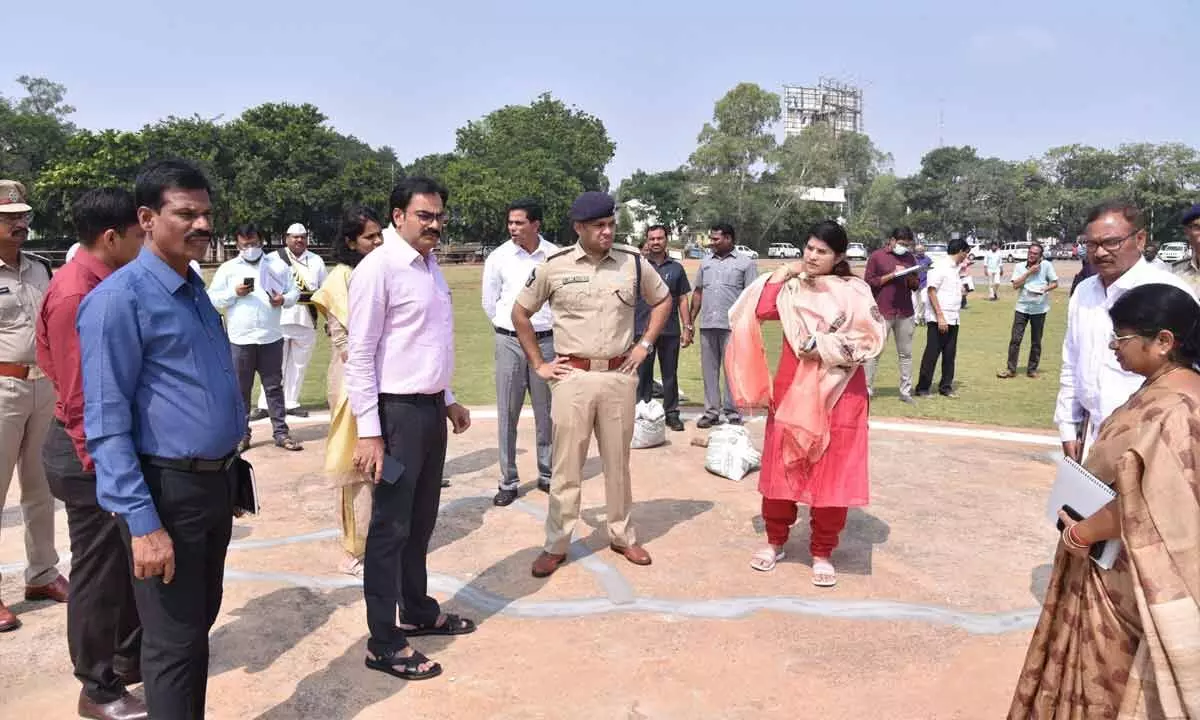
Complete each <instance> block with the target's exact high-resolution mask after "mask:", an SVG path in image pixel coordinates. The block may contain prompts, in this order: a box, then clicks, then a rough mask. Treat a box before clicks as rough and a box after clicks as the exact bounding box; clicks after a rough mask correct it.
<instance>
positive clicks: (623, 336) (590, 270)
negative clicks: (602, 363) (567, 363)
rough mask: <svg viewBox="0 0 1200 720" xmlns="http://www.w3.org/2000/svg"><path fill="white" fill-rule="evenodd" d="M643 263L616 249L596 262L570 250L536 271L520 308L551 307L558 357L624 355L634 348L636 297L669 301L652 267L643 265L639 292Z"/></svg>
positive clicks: (575, 247)
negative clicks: (639, 279)
mask: <svg viewBox="0 0 1200 720" xmlns="http://www.w3.org/2000/svg"><path fill="white" fill-rule="evenodd" d="M640 259H641V256H640V255H639V254H638V252H637V251H636V250H626V249H624V248H621V247H614V248H612V250H610V251H609V252H608V254H607V255H605V256H604V257H603V258H602V259H601V260H600V261H599V262H593V261H592V260H591V259H590V258H589V257H588V256H587V253H585V252H584V251H583V248H581V247H579V245H578V244H576V245H572V246H571V247H569V248H567V249H565V250H561V251H559V252H557V253H555V254H553V255H551V256H550V257H549V258H547V259H546V262H544V263H543V264H542V265H540V266H538V267H537V268H534V270H533V272H532V273H531V274H530V276H529V280H527V281H526V282H525V287H524V288H522V289H521V292H520V293H519V294H518V295H517V303H518V304H520V306H521V307H523V308H525V309H526V310H528V311H530V312H537V311H538V309H540V308H541V307H542V304H543V303H545V302H549V303H550V311H551V312H552V313H553V315H554V351H555V352H556V353H558V354H559V355H574V356H576V357H582V358H590V359H598V360H602V359H607V358H613V357H618V356H620V355H624V354H625V353H626V352H627V351H628V350H629V348H630V346H631V345H633V324H634V308H635V307H636V306H637V293H639V292H640V294H641V296H642V299H644V300H645V301H646V303H647V304H649V305H657V304H658V303H660V302H662V301H663V300H666V299H667V297H669V296H670V292H669V291H668V290H667V284H666V283H664V282H663V279H662V278H661V277H659V274H658V273H657V272H655V271H654V266H652V265H651V264H650V263H648V262H644V261H643V262H642V284H641V287H640V288H638V287H636V283H637V266H636V263H637V262H638V261H639V260H640Z"/></svg>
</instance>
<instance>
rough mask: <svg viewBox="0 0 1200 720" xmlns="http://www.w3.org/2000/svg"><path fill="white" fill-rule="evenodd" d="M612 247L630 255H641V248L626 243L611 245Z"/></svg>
mask: <svg viewBox="0 0 1200 720" xmlns="http://www.w3.org/2000/svg"><path fill="white" fill-rule="evenodd" d="M612 249H613V250H620V251H621V252H623V253H629V254H630V255H641V254H642V251H641V250H638V249H637V248H634V247H629V246H628V245H613V246H612Z"/></svg>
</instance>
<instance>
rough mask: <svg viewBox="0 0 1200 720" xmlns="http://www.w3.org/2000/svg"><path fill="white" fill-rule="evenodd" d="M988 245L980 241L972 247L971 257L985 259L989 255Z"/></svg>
mask: <svg viewBox="0 0 1200 720" xmlns="http://www.w3.org/2000/svg"><path fill="white" fill-rule="evenodd" d="M988 247H989V246H987V245H984V244H983V243H979V244H978V245H975V246H974V247H972V248H971V259H972V260H983V259H984V258H985V257H987V251H988Z"/></svg>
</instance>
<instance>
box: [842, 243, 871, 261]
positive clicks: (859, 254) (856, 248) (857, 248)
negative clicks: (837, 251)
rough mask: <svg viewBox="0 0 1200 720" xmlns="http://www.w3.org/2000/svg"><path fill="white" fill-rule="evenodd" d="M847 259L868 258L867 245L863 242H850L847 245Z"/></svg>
mask: <svg viewBox="0 0 1200 720" xmlns="http://www.w3.org/2000/svg"><path fill="white" fill-rule="evenodd" d="M846 259H847V260H866V259H867V246H866V245H863V244H862V243H850V244H849V245H847V246H846Z"/></svg>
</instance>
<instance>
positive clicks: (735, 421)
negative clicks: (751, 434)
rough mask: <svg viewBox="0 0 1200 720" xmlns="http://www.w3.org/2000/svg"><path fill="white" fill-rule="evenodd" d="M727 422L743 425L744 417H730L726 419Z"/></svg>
mask: <svg viewBox="0 0 1200 720" xmlns="http://www.w3.org/2000/svg"><path fill="white" fill-rule="evenodd" d="M725 422H727V423H729V424H730V425H741V424H742V419H741V418H740V417H739V418H730V419H729V420H726V421H725Z"/></svg>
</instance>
